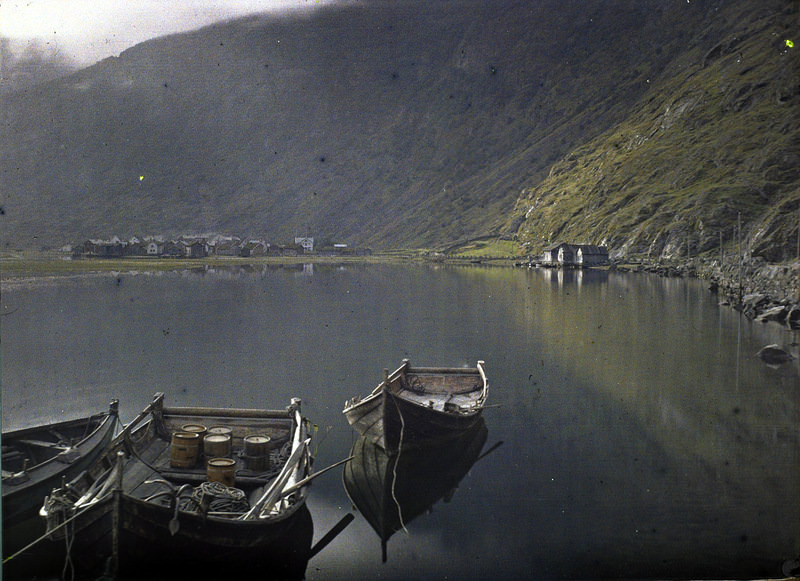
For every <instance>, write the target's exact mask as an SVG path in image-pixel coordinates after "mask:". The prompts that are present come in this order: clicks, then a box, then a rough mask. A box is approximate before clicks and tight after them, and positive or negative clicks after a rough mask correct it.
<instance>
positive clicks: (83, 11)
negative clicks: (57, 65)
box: [0, 0, 335, 65]
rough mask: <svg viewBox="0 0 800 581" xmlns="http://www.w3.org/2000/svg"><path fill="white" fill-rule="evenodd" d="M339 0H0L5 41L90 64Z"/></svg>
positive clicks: (0, 27) (0, 26)
mask: <svg viewBox="0 0 800 581" xmlns="http://www.w3.org/2000/svg"><path fill="white" fill-rule="evenodd" d="M333 1H335V0H0V37H5V38H8V39H11V40H12V41H14V45H15V46H17V47H18V48H19V47H20V46H22V47H24V45H25V44H26V43H34V44H36V45H37V46H38V47H40V48H42V49H45V50H47V51H48V52H54V53H56V52H57V53H60V54H61V55H62V56H67V57H69V58H70V59H72V60H74V61H75V62H76V63H77V64H79V65H90V64H92V63H94V62H97V61H98V60H102V59H104V58H106V57H109V56H118V55H119V53H121V52H122V51H123V50H125V49H127V48H129V47H131V46H133V45H135V44H137V43H139V42H142V41H144V40H147V39H149V38H154V37H157V36H163V35H165V34H171V33H175V32H183V31H187V30H193V29H196V28H200V27H203V26H206V25H208V24H211V23H212V22H216V21H219V20H226V19H229V18H234V17H237V16H244V15H247V14H254V13H259V12H275V11H283V10H297V9H300V10H302V9H308V8H313V7H315V6H319V5H322V4H329V3H331V2H333Z"/></svg>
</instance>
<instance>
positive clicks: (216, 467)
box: [206, 458, 236, 486]
mask: <svg viewBox="0 0 800 581" xmlns="http://www.w3.org/2000/svg"><path fill="white" fill-rule="evenodd" d="M206 475H207V476H208V481H209V482H221V483H222V484H224V485H225V486H233V485H234V483H235V482H236V460H234V459H233V458H209V459H208V462H207V463H206Z"/></svg>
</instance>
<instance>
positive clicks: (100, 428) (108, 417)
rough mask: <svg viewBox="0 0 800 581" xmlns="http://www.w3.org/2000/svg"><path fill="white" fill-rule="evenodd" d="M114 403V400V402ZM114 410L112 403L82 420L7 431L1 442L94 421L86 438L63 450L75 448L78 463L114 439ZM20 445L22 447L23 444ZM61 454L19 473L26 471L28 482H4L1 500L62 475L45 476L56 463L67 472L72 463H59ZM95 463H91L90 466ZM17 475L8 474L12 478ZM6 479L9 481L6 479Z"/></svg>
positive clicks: (53, 473) (49, 473) (55, 472)
mask: <svg viewBox="0 0 800 581" xmlns="http://www.w3.org/2000/svg"><path fill="white" fill-rule="evenodd" d="M115 401H116V400H115ZM117 414H118V412H117V408H116V407H115V406H114V402H112V404H111V405H110V406H109V409H108V410H107V411H104V412H100V413H96V414H92V415H91V416H86V417H84V418H75V419H72V420H65V421H63V422H57V423H54V424H48V425H47V426H39V427H36V426H32V427H30V428H23V429H22V430H15V431H13V432H8V433H6V434H4V435H2V439H3V440H8V441H9V443H11V442H13V441H14V440H19V439H20V437H24V436H25V435H27V434H34V433H38V432H41V431H42V430H43V429H53V430H58V429H59V428H60V429H66V428H74V427H78V426H80V425H81V424H88V423H90V422H92V421H94V420H95V418H97V420H98V421H97V425H96V426H95V427H94V429H92V431H91V432H89V433H88V434H87V435H86V436H84V437H83V438H81V439H80V440H79V441H78V442H76V443H75V444H72V445H71V446H69V447H65V448H64V450H62V451H61V452H63V451H66V450H70V449H74V450H77V451H78V452H79V453H80V454H81V455H80V456H79V457H78V458H77V459H76V460H75V462H78V461H80V460H81V459H83V458H86V456H85V454H88V453H89V452H91V451H93V450H94V448H95V446H99V445H100V444H101V443H102V442H103V441H104V440H106V438H107V437H108V440H109V442H110V441H112V440H113V437H112V436H113V431H114V423H115V421H116V420H117V418H118V415H117ZM22 445H25V444H24V443H23V444H22ZM61 452H59V453H56V454H54V455H53V456H51V457H50V458H47V459H46V460H43V461H42V462H39V463H38V464H34V465H32V466H28V467H27V468H26V469H25V470H23V471H22V472H26V473H28V474H29V475H30V478H29V479H28V480H25V481H23V482H20V483H16V484H15V483H13V482H9V481H5V482H3V485H2V498H3V499H4V500H6V501H8V500H9V499H10V497H11V496H12V494H14V493H16V492H20V491H22V490H25V489H26V488H28V487H30V486H31V485H32V484H36V483H37V482H44V481H45V480H47V479H48V478H51V477H53V476H55V475H56V474H58V473H59V472H61V471H62V470H61V469H59V470H56V471H50V472H48V473H47V474H45V469H46V468H51V467H52V466H53V465H55V464H59V465H61V466H63V467H64V470H67V469H68V468H69V467H70V466H71V465H72V464H74V463H75V462H67V463H65V462H62V461H61V460H60V459H59V456H60V454H61ZM102 455H103V453H102V452H100V453H99V454H98V457H100V456H102ZM93 462H94V460H91V463H93ZM14 474H16V473H13V474H11V476H13V475H14ZM6 480H8V479H6Z"/></svg>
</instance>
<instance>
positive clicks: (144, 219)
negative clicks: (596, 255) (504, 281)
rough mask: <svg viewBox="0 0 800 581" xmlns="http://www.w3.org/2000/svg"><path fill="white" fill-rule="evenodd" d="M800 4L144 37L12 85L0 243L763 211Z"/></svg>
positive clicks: (640, 6) (358, 231)
mask: <svg viewBox="0 0 800 581" xmlns="http://www.w3.org/2000/svg"><path fill="white" fill-rule="evenodd" d="M796 24H797V2H796V1H795V2H793V3H792V2H786V1H779V0H766V1H763V2H762V1H759V2H752V1H749V0H729V1H725V2H723V1H721V0H716V1H714V0H707V1H696V0H692V1H690V2H689V1H686V0H650V1H648V2H641V1H639V0H615V1H613V2H608V1H607V0H539V1H537V2H530V1H522V0H519V1H514V0H499V1H492V2H489V1H488V0H458V1H455V0H425V1H422V0H395V1H382V0H375V1H371V2H369V3H364V4H363V5H362V4H347V5H343V6H338V7H331V8H325V9H320V10H317V11H313V12H310V13H308V14H305V15H301V16H298V15H295V16H292V17H285V18H282V19H277V18H274V17H261V16H259V17H252V18H247V19H242V20H236V21H231V22H228V23H222V24H218V25H215V26H212V27H209V28H205V29H202V30H199V31H196V32H192V33H188V34H183V35H175V36H170V37H165V38H160V39H155V40H153V41H149V42H147V43H143V44H141V45H138V46H136V47H134V48H131V49H129V50H127V51H125V52H124V53H123V54H121V55H120V57H119V58H112V59H107V60H105V61H102V62H101V63H98V64H97V65H95V66H93V67H90V68H88V69H85V70H83V71H80V72H78V73H76V74H74V75H72V76H69V77H66V78H63V79H58V80H55V81H51V82H48V83H46V84H42V85H39V86H37V87H35V88H33V89H27V90H24V91H18V92H16V93H13V94H11V95H4V97H3V107H2V108H0V116H2V117H0V120H2V125H1V127H2V128H1V129H0V132H2V133H0V184H2V196H3V199H2V206H3V213H2V215H0V217H2V225H3V228H2V245H3V247H4V248H8V247H11V248H14V247H22V248H24V247H39V246H42V245H60V244H63V243H65V242H74V241H79V240H81V239H83V238H86V237H98V236H99V237H108V236H112V235H118V236H120V237H127V236H131V235H139V236H141V235H146V234H151V233H158V234H179V233H190V232H227V233H235V234H245V235H259V236H265V237H266V238H268V239H270V240H274V241H281V240H286V239H287V238H289V237H291V236H293V235H295V233H310V234H313V235H315V236H318V237H327V238H333V239H337V240H342V241H347V242H350V243H352V244H361V245H363V244H368V245H372V246H374V247H397V246H440V245H447V244H449V243H452V242H454V241H458V240H465V239H469V238H471V237H476V236H484V235H496V234H500V233H503V234H507V235H510V234H512V233H514V232H515V231H516V229H517V228H518V227H519V226H520V225H522V229H521V230H520V234H519V235H520V238H521V239H522V240H524V241H528V242H529V243H530V245H529V247H530V248H531V249H534V248H536V247H537V246H541V245H543V244H546V243H547V242H549V241H554V240H555V239H556V238H559V237H562V236H568V237H570V238H572V237H582V238H586V239H587V241H600V240H601V239H605V240H607V241H609V242H610V243H613V244H614V245H617V246H621V245H626V244H627V247H631V248H633V247H635V248H637V249H641V248H642V247H643V244H644V243H645V242H646V243H647V244H650V243H651V240H650V238H652V236H653V235H654V234H652V233H651V231H652V232H655V229H656V228H657V229H659V232H661V231H663V232H665V233H664V234H662V237H664V238H665V240H672V238H670V236H672V237H673V238H675V237H677V238H676V239H679V238H680V236H679V230H678V229H677V228H678V226H680V227H683V226H684V225H686V224H685V220H683V219H682V218H681V214H680V212H679V211H678V210H680V211H683V210H681V208H683V207H684V206H688V207H692V206H691V204H695V203H697V204H700V205H702V206H703V207H705V206H708V208H709V210H708V211H709V212H710V213H711V214H713V213H714V212H718V211H722V210H719V209H718V208H723V209H724V206H723V205H722V204H721V203H718V202H720V201H721V200H723V199H728V198H730V199H735V200H737V201H736V203H735V204H733V202H731V204H733V205H731V204H729V205H731V208H732V209H733V211H734V212H735V211H736V210H737V208H739V206H738V205H737V204H740V202H739V201H738V200H739V197H740V194H741V193H742V192H744V193H746V194H747V196H745V198H746V200H747V202H746V208H745V209H746V210H747V211H746V212H745V219H746V220H747V221H748V222H753V223H754V221H755V220H760V219H762V218H764V216H765V214H764V211H762V210H763V209H764V208H767V207H769V208H772V207H774V206H776V204H775V203H773V201H774V200H780V201H781V203H784V201H785V200H787V199H788V200H789V201H788V202H786V203H788V204H789V206H785V207H784V209H783V210H780V211H779V212H784V213H785V211H788V210H790V209H791V203H792V202H791V200H792V199H796V196H795V198H791V197H790V196H789V194H790V193H791V192H792V191H793V192H795V194H796V191H797V189H796V187H794V189H791V188H790V187H789V185H787V184H790V183H795V184H796V176H795V177H793V176H794V175H795V174H793V173H792V172H793V171H794V169H793V168H796V167H797V164H796V163H795V162H793V161H792V159H793V158H791V155H789V154H790V153H791V152H796V151H797V141H796V125H794V124H793V123H794V120H795V119H797V117H798V116H797V114H796V113H797V90H796V89H797V84H796V79H797V77H796V72H795V71H796V69H795V68H794V65H795V63H796V61H797V56H796V53H794V52H791V51H788V50H787V49H786V48H785V47H784V48H782V47H781V46H780V41H782V40H783V39H782V38H781V37H782V36H783V35H785V34H787V33H788V31H789V30H793V29H794V30H796ZM745 33H746V35H745ZM766 37H768V38H766ZM739 53H742V56H743V57H744V58H745V62H744V65H739V64H737V65H736V66H734V64H733V63H732V62H731V59H734V60H735V59H736V58H739V57H738V54H739ZM770 59H772V60H770ZM781 59H782V60H781ZM751 60H752V64H749V63H750V61H751ZM781 63H783V64H781ZM737 67H738V68H737ZM746 67H752V68H750V69H749V70H747V71H745V69H746ZM742 71H744V72H742ZM781 79H782V80H781ZM793 79H794V81H793ZM765 82H766V83H767V85H763V83H765ZM793 83H794V84H793ZM740 85H741V86H740ZM745 85H747V87H749V88H747V89H743V87H745ZM723 87H725V90H723ZM778 90H779V91H780V92H779V94H776V93H775V91H778ZM748 95H750V101H748V102H747V103H745V101H747V97H748ZM770 99H771V101H770ZM762 101H764V102H766V101H770V102H771V103H773V104H772V105H770V108H763V107H762V105H761V102H762ZM668 106H669V109H667V107H668ZM724 107H728V108H729V109H730V111H729V112H728V113H724V114H723V113H720V109H722V108H724ZM764 107H766V105H765V106H764ZM737 108H738V109H737ZM778 113H779V114H780V116H782V117H783V118H785V121H784V124H783V125H781V124H780V123H779V122H778V121H777V120H775V119H774V118H772V117H771V116H772V115H775V114H778ZM765 116H766V118H765ZM744 118H747V123H749V124H750V125H749V126H747V127H746V128H743V129H740V128H739V127H740V126H739V122H740V120H743V119H744ZM723 120H724V123H723ZM662 126H664V127H665V128H664V129H661V127H662ZM791 127H794V129H791ZM763 131H766V132H763ZM691 132H694V133H693V134H694V135H696V137H695V138H690V137H689V136H690V134H691ZM793 132H794V133H793ZM637 136H638V137H637ZM737 136H739V137H738V139H740V140H742V144H741V146H738V145H737V146H736V147H732V146H731V144H732V143H736V142H735V141H734V139H735V138H737ZM741 136H744V139H743V138H742V137H741ZM691 139H696V140H698V141H702V142H703V147H704V149H702V148H701V149H687V147H688V146H689V145H691V144H692V143H693V142H692V141H691ZM776 140H778V141H776ZM745 141H746V144H745ZM614 144H616V145H614ZM726 146H727V147H726ZM698 147H699V146H698ZM609 148H611V149H609ZM734 150H735V152H734ZM768 150H769V152H772V153H769V152H768ZM603 152H605V157H603V159H605V160H607V161H608V162H609V164H610V165H608V166H603V171H604V172H605V173H604V175H605V176H606V177H605V178H604V180H605V181H603V182H602V183H599V182H598V184H599V185H597V184H593V185H592V182H591V179H592V178H591V177H590V175H592V174H591V172H592V171H594V172H595V175H596V173H597V166H596V164H597V163H599V162H598V161H597V160H598V159H599V156H601V155H602V154H603ZM751 154H753V155H751ZM787 155H788V157H787ZM694 156H697V159H696V160H692V157H694ZM678 160H679V161H680V164H681V165H680V166H678V165H676V163H677V161H678ZM757 160H760V161H757ZM554 163H555V164H556V166H555V167H553V164H554ZM737 163H738V165H737ZM614 164H616V165H614ZM611 167H616V170H614V171H611V169H610V168H611ZM570 168H572V169H570ZM737 168H738V169H737ZM745 168H748V169H747V171H749V172H750V175H751V178H750V180H751V181H747V180H746V179H745V178H744V177H742V176H741V174H742V169H745ZM771 168H772V169H771ZM551 169H552V171H551ZM768 170H769V171H768ZM669 172H674V176H676V177H672V178H671V177H669V176H667V175H666V174H668V173H669ZM698 172H700V173H698ZM548 175H549V176H550V177H548ZM722 176H725V177H726V181H719V178H720V177H722ZM734 176H735V179H736V180H737V181H734ZM769 176H771V177H769ZM768 177H769V179H767V178H768ZM612 178H613V180H612ZM569 180H572V181H569ZM756 180H759V181H756ZM793 180H794V181H793ZM734 184H735V185H736V187H733V185H734ZM776 184H777V185H776ZM590 185H591V187H590ZM765 188H766V189H765ZM759 190H762V191H763V192H764V193H763V196H765V197H766V198H767V200H766V201H759V200H758V196H760V195H762V194H753V192H759ZM602 192H605V193H602ZM654 194H658V195H659V196H658V197H657V198H656V197H655V196H654ZM750 194H753V195H750ZM795 194H793V195H795ZM787 196H789V197H787ZM649 198H653V199H652V200H650V201H646V200H648V199H649ZM694 198H697V200H702V201H698V202H694V201H690V200H693V199H694ZM790 198H791V199H790ZM742 203H744V202H742ZM674 206H677V207H674ZM532 207H533V208H534V209H533V210H531V208H532ZM593 207H596V208H597V210H596V211H594V210H592V212H594V213H593V214H591V217H586V218H585V219H584V217H585V216H589V210H587V208H593ZM782 207H783V206H782ZM648 208H650V210H648ZM765 211H766V210H765ZM667 212H672V214H668V213H667ZM725 212H728V210H725ZM728 213H729V212H728ZM728 213H726V214H725V215H726V216H727V215H728ZM692 215H698V216H700V213H699V212H698V211H694V210H692ZM781 215H783V214H781ZM526 216H527V219H526ZM656 216H658V218H656ZM650 219H653V220H656V221H653V222H652V228H651V225H650V224H651V223H650V222H648V220H650ZM673 222H675V224H676V226H675V227H674V228H673V227H672V226H671V225H672V224H673ZM702 224H703V231H704V232H705V231H708V232H712V230H713V228H714V226H713V224H714V222H713V221H711V218H710V217H709V218H704V221H703V222H702ZM728 224H729V222H728ZM691 227H694V228H699V225H698V224H692V225H691ZM673 231H674V235H673V234H671V233H673ZM712 234H713V232H712ZM712 234H709V236H711V237H712V238H713V236H712ZM787 236H789V234H788V233H786V234H785V235H784V238H786V237H787ZM648 237H650V238H648ZM709 239H710V238H709ZM706 243H707V242H704V244H706ZM673 245H674V243H673ZM663 246H664V247H665V248H666V247H667V246H669V245H668V244H667V243H666V242H665V244H664V245H663ZM654 248H655V247H654Z"/></svg>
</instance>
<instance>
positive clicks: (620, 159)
mask: <svg viewBox="0 0 800 581" xmlns="http://www.w3.org/2000/svg"><path fill="white" fill-rule="evenodd" d="M729 22H734V23H736V27H735V29H734V30H733V31H732V32H730V33H729V34H728V35H727V36H726V37H725V38H724V39H723V40H722V41H721V42H718V43H716V44H714V45H712V46H711V47H709V48H708V50H707V51H705V52H703V53H700V52H698V51H697V50H695V51H694V52H691V53H687V54H686V55H685V57H688V61H687V60H684V61H683V63H685V64H683V63H681V62H676V63H674V65H675V66H673V67H672V70H670V71H669V73H668V74H665V75H663V76H661V77H660V78H658V79H653V80H652V83H651V84H652V88H651V89H650V91H648V93H647V94H646V95H644V96H643V98H642V99H641V100H640V103H639V104H638V105H637V106H636V107H633V108H631V110H630V112H629V114H628V116H627V118H626V119H625V120H624V121H623V122H621V123H619V124H618V125H616V126H615V127H613V128H611V129H609V130H608V131H606V132H605V133H604V134H602V135H600V136H598V137H597V138H595V139H593V140H591V141H590V142H588V143H586V144H585V145H583V146H581V147H579V148H576V149H575V150H574V151H573V152H572V153H570V154H569V155H567V156H566V157H565V158H563V159H562V160H561V161H559V162H558V163H556V164H554V166H553V167H552V169H551V171H550V174H549V176H548V177H547V178H546V179H545V180H543V181H542V183H540V184H538V185H537V186H535V187H532V188H529V189H527V190H526V191H525V192H524V193H523V195H522V196H521V198H520V200H519V202H518V206H517V213H518V214H522V215H523V216H524V221H523V223H522V226H521V227H520V229H519V238H520V240H521V241H523V242H524V243H526V244H527V246H528V248H529V250H530V251H531V252H536V251H538V250H540V249H541V248H542V247H544V246H546V245H548V244H550V243H553V242H556V241H561V240H569V241H588V242H593V243H603V244H607V245H609V246H610V247H611V248H612V249H613V250H615V251H616V252H618V253H619V254H648V255H650V256H652V257H657V256H662V255H663V256H687V255H696V254H698V253H701V252H707V251H709V250H712V249H716V248H718V247H719V244H720V237H721V239H722V241H723V245H724V246H732V245H733V244H734V242H736V239H737V235H736V227H737V222H738V220H739V217H740V216H741V220H742V223H743V238H744V244H745V246H746V248H747V249H748V250H749V251H750V252H752V253H753V254H754V255H760V256H763V257H764V258H766V259H768V260H783V259H786V258H790V257H794V256H795V253H796V241H797V236H798V234H797V231H798V227H800V78H798V62H799V60H800V53H798V52H797V50H796V49H794V48H793V47H790V46H787V44H786V42H785V39H787V38H789V35H791V34H792V33H793V32H796V30H797V28H796V26H793V25H796V23H797V22H798V10H797V8H796V4H795V7H788V5H786V4H785V3H777V2H775V3H763V4H759V5H758V6H754V5H752V4H750V5H748V4H747V3H736V5H729V6H728V7H727V10H726V11H723V10H722V9H720V22H718V23H716V22H715V23H713V24H712V26H713V27H725V26H728V23H729ZM713 32H714V31H713V30H711V31H707V32H706V35H710V34H712V33H713ZM695 46H697V47H699V46H701V43H695ZM679 67H680V68H679Z"/></svg>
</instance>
